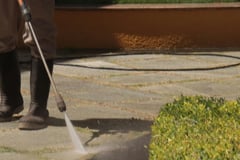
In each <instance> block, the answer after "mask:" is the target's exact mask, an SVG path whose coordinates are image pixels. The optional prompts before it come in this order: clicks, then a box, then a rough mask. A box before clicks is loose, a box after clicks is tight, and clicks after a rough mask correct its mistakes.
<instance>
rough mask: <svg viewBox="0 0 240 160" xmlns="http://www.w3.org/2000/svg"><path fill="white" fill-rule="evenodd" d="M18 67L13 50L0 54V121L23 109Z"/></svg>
mask: <svg viewBox="0 0 240 160" xmlns="http://www.w3.org/2000/svg"><path fill="white" fill-rule="evenodd" d="M20 90H21V77H20V69H19V64H18V59H17V54H16V52H15V51H12V52H9V53H5V54H0V94H1V102H0V122H3V121H10V120H11V118H12V115H13V114H15V113H19V112H21V111H22V110H23V98H22V95H21V91H20Z"/></svg>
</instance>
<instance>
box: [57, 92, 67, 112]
mask: <svg viewBox="0 0 240 160" xmlns="http://www.w3.org/2000/svg"><path fill="white" fill-rule="evenodd" d="M55 99H56V102H57V107H58V109H59V111H60V112H65V111H66V110H67V107H66V104H65V102H64V100H63V98H62V96H61V95H60V94H57V95H55Z"/></svg>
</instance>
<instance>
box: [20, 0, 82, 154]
mask: <svg viewBox="0 0 240 160" xmlns="http://www.w3.org/2000/svg"><path fill="white" fill-rule="evenodd" d="M18 4H19V6H20V8H21V11H22V15H23V17H24V19H25V22H26V24H27V26H28V28H29V30H30V32H31V35H32V37H33V40H34V42H35V44H36V46H37V49H38V52H39V55H40V57H41V60H42V62H43V64H44V67H45V70H46V72H47V75H48V78H49V80H50V82H51V86H52V88H53V91H54V97H55V101H56V103H57V107H58V109H59V111H60V112H63V113H64V117H65V122H66V125H67V127H68V131H69V134H70V137H71V139H72V142H73V144H74V146H75V149H76V151H77V152H79V153H81V154H84V153H86V151H85V150H84V148H83V145H82V143H81V141H80V139H79V137H78V136H77V133H76V131H75V130H74V128H73V125H72V123H71V121H70V120H69V118H68V115H67V113H66V109H67V108H66V104H65V102H64V100H63V98H62V96H61V94H60V93H59V92H58V90H57V87H56V84H55V82H54V79H53V77H52V75H51V73H50V71H49V69H48V66H47V63H46V60H45V57H44V55H43V52H42V49H41V47H40V44H39V42H38V39H37V36H36V33H35V31H34V29H33V26H32V23H31V19H32V16H31V12H30V8H29V6H27V3H26V2H25V0H18Z"/></svg>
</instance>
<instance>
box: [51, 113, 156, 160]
mask: <svg viewBox="0 0 240 160" xmlns="http://www.w3.org/2000/svg"><path fill="white" fill-rule="evenodd" d="M72 123H73V125H74V126H75V127H81V128H88V129H90V130H92V137H91V138H90V139H89V140H87V141H86V142H85V144H84V145H85V146H88V143H90V142H91V141H93V140H94V139H96V138H98V137H100V136H101V135H106V134H108V135H114V134H119V133H129V132H131V131H133V132H140V133H143V132H144V133H143V134H142V135H141V136H136V137H137V138H135V139H131V140H129V141H127V140H121V139H119V142H120V143H119V144H114V142H113V143H112V144H107V146H105V144H103V145H101V146H98V147H99V148H91V147H90V149H89V150H91V151H90V152H91V153H90V154H92V155H91V156H89V157H88V156H87V157H85V158H84V157H81V158H80V159H79V160H147V159H148V145H149V142H150V133H149V132H150V127H151V125H152V121H148V120H139V119H86V120H72ZM49 125H50V126H57V127H63V126H66V125H65V121H64V119H59V118H55V117H50V119H49ZM146 131H148V132H147V133H146Z"/></svg>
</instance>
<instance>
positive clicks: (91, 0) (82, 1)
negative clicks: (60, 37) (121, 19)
mask: <svg viewBox="0 0 240 160" xmlns="http://www.w3.org/2000/svg"><path fill="white" fill-rule="evenodd" d="M238 1H240V0H56V4H79V5H98V4H131V3H140V4H141V3H156V4H157V3H211V2H238Z"/></svg>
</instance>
